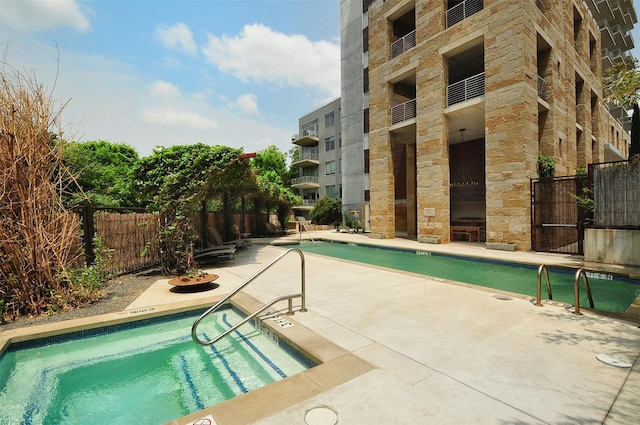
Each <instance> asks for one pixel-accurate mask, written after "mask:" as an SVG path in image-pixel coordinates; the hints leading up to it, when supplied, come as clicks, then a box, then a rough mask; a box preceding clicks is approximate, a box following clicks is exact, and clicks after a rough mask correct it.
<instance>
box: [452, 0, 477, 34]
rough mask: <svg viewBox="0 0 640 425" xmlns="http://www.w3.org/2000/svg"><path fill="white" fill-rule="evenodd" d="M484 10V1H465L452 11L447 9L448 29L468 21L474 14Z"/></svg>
mask: <svg viewBox="0 0 640 425" xmlns="http://www.w3.org/2000/svg"><path fill="white" fill-rule="evenodd" d="M483 8H484V1H483V0H464V1H463V2H462V3H458V4H457V5H455V6H453V7H452V8H450V9H447V28H449V27H450V26H452V25H455V24H457V23H458V22H460V21H463V20H465V19H467V18H468V17H469V16H471V15H473V14H474V13H478V12H480V11H481V10H482V9H483Z"/></svg>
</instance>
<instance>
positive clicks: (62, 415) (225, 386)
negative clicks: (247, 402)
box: [0, 308, 313, 425]
mask: <svg viewBox="0 0 640 425" xmlns="http://www.w3.org/2000/svg"><path fill="white" fill-rule="evenodd" d="M196 317H197V315H196V314H195V313H192V314H190V315H188V316H186V317H184V315H181V317H178V318H171V319H169V320H168V319H161V320H160V321H157V319H155V320H153V319H152V320H153V321H155V323H152V324H146V325H144V326H139V327H133V328H129V329H125V330H118V331H116V332H109V333H105V334H103V335H97V336H91V337H82V338H79V337H71V338H67V339H66V340H62V341H60V342H53V343H47V344H46V345H38V343H37V341H36V343H35V344H34V343H33V342H32V343H30V345H36V346H33V347H31V348H20V345H21V344H14V345H17V346H18V348H17V349H16V348H14V347H13V345H12V346H10V347H9V349H8V351H7V352H6V353H5V354H4V355H3V356H2V358H1V359H0V388H2V390H1V392H0V423H1V424H25V425H29V424H62V423H64V424H110V425H111V424H125V423H145V424H158V423H164V422H167V421H170V420H172V419H175V418H178V417H181V416H184V415H187V414H189V413H191V412H194V411H197V410H200V409H203V408H205V407H207V406H212V405H214V404H217V403H219V402H222V401H224V400H227V399H230V398H233V397H235V396H237V395H239V394H242V393H246V392H248V391H251V390H253V389H256V388H260V387H262V386H264V385H267V384H269V383H272V382H275V381H277V380H280V379H283V378H285V377H287V376H290V375H293V374H296V373H299V372H301V371H303V370H306V369H308V368H309V367H311V366H313V364H312V362H310V361H309V360H308V359H306V358H304V357H303V356H302V355H299V354H296V353H294V352H293V350H291V349H287V347H283V344H282V343H278V341H277V337H276V336H274V335H271V336H267V335H265V334H263V333H262V332H261V331H259V330H257V329H256V327H255V326H253V325H252V324H250V323H247V324H245V325H243V326H242V327H241V328H239V330H238V332H235V333H234V334H232V336H229V337H226V338H223V339H222V340H221V341H220V342H218V343H216V344H215V345H213V346H209V347H203V346H200V345H198V344H196V343H195V342H193V340H192V339H191V333H190V331H191V325H192V324H193V321H194V320H195V318H196ZM240 320H242V316H241V315H240V314H239V312H238V311H236V310H235V309H232V308H228V309H225V310H220V311H218V312H217V313H215V314H213V315H211V316H210V317H209V318H208V319H207V320H206V321H204V322H203V324H202V325H201V327H200V329H201V330H202V331H203V332H202V336H204V337H205V338H206V337H212V336H215V335H216V334H217V333H219V332H222V331H224V330H226V329H228V328H229V327H231V326H232V325H233V324H235V323H237V322H239V321H240ZM58 339H59V337H58ZM283 348H284V349H283Z"/></svg>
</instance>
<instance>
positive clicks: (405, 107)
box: [391, 99, 416, 125]
mask: <svg viewBox="0 0 640 425" xmlns="http://www.w3.org/2000/svg"><path fill="white" fill-rule="evenodd" d="M415 117H416V99H411V100H410V101H408V102H404V103H401V104H400V105H396V106H394V107H392V108H391V124H392V125H393V124H397V123H399V122H402V121H406V120H408V119H411V118H415Z"/></svg>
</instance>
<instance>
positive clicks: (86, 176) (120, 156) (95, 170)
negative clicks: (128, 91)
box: [64, 140, 139, 207]
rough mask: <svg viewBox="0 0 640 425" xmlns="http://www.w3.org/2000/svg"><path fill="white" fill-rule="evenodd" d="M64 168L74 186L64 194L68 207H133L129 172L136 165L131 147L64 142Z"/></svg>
mask: <svg viewBox="0 0 640 425" xmlns="http://www.w3.org/2000/svg"><path fill="white" fill-rule="evenodd" d="M64 152H65V153H64V164H65V166H66V167H67V168H68V169H69V171H70V173H71V175H73V176H75V178H76V183H77V186H79V187H77V186H76V187H71V190H70V193H68V194H65V203H66V204H67V205H71V206H75V205H87V204H90V205H98V206H113V207H117V206H133V199H132V197H131V193H130V170H131V169H132V168H133V167H134V166H135V165H136V164H137V162H138V161H139V158H138V152H137V151H136V150H135V149H134V148H133V147H131V146H129V145H126V144H121V143H110V142H107V141H105V140H100V141H92V142H84V143H79V142H67V143H65V145H64Z"/></svg>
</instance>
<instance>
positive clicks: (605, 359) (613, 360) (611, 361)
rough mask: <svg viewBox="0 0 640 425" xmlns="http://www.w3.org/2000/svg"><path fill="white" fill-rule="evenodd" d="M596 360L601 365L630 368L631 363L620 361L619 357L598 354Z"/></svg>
mask: <svg viewBox="0 0 640 425" xmlns="http://www.w3.org/2000/svg"><path fill="white" fill-rule="evenodd" d="M596 359H598V360H600V361H601V362H602V363H605V364H608V365H609V366H615V367H631V363H629V362H628V361H626V360H624V359H621V358H620V357H616V356H610V355H609V354H598V355H597V356H596Z"/></svg>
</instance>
